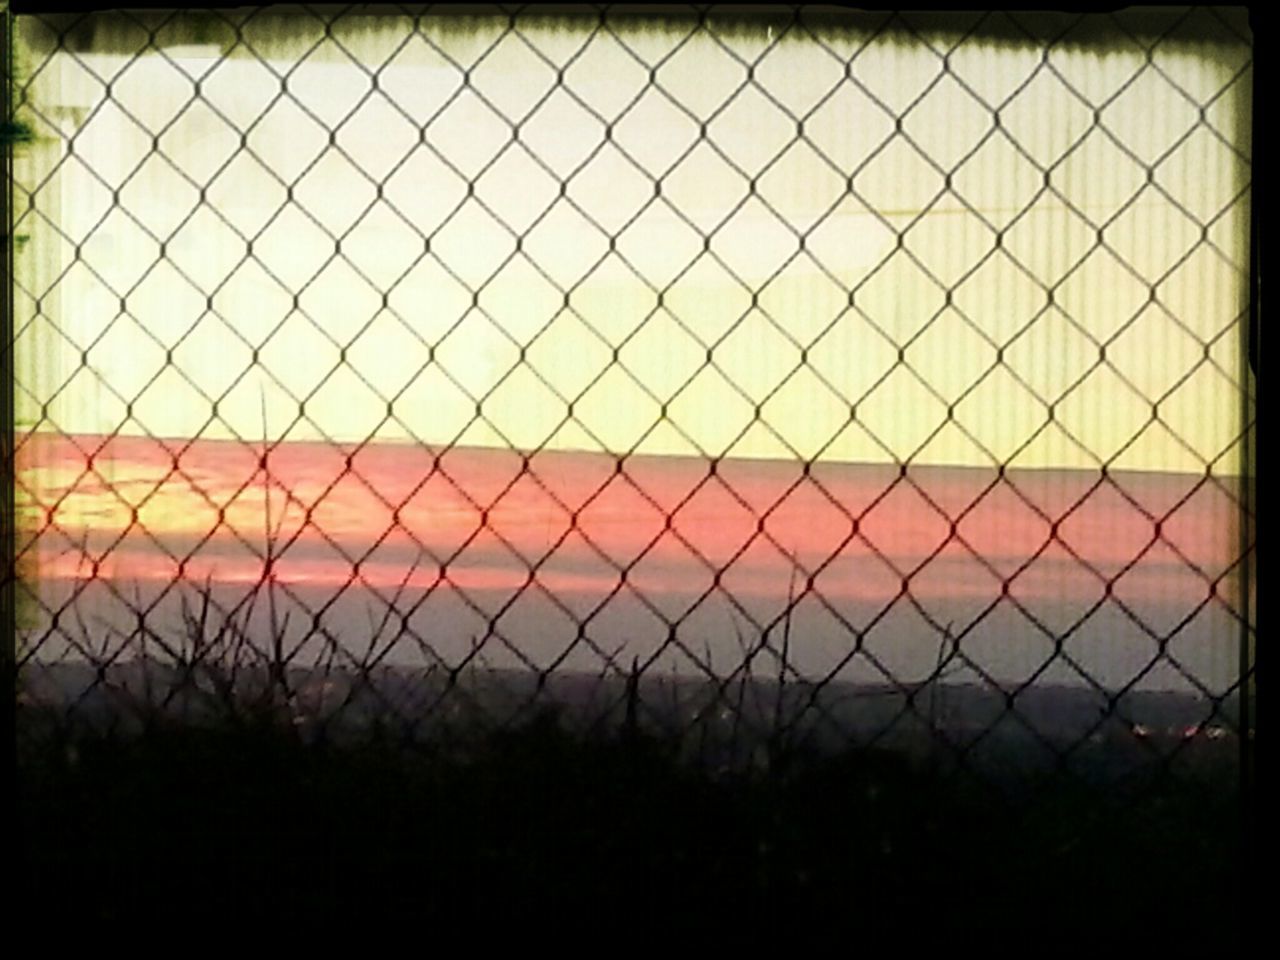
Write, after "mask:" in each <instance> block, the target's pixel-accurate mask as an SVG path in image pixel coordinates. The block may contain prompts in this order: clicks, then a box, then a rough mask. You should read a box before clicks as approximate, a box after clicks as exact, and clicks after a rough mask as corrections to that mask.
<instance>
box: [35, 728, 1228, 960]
mask: <svg viewBox="0 0 1280 960" xmlns="http://www.w3.org/2000/svg"><path fill="white" fill-rule="evenodd" d="M676 754H677V745H676V744H674V743H672V742H667V741H664V740H662V739H658V738H653V737H646V736H643V735H636V734H627V733H626V732H625V731H623V733H622V734H615V735H611V736H604V735H599V736H593V737H583V736H579V735H572V734H569V733H567V732H565V731H564V730H563V729H562V728H561V727H560V725H559V724H558V723H557V721H556V719H555V717H554V715H553V714H551V713H543V714H540V715H538V716H537V717H536V718H535V719H534V720H533V721H531V722H530V723H527V724H525V725H523V726H521V727H520V728H517V729H513V730H510V731H506V732H503V733H499V734H495V735H492V736H491V737H488V738H486V739H485V740H484V741H483V742H481V743H479V744H478V745H476V746H475V748H474V749H473V750H472V751H471V752H470V753H469V754H468V755H466V756H461V755H457V754H452V753H449V752H447V751H445V750H443V749H436V747H435V746H433V744H431V743H430V742H425V743H417V744H413V745H407V744H405V743H403V742H401V741H397V740H394V739H392V738H390V737H385V738H381V739H379V738H376V737H370V739H369V740H368V742H366V743H365V744H363V745H359V746H356V745H346V746H339V745H336V744H333V743H311V744H308V743H304V742H302V741H301V740H299V739H298V738H297V737H296V736H293V735H292V733H291V732H289V731H287V730H286V729H284V728H282V727H273V726H272V725H271V724H270V723H268V722H265V721H264V722H263V723H262V724H260V725H259V726H258V727H257V728H256V729H255V728H249V727H245V726H240V727H232V726H225V727H223V728H210V727H209V726H208V725H206V726H203V727H196V726H192V725H184V724H181V723H174V724H167V725H159V726H156V727H153V728H152V729H150V730H148V731H147V732H146V733H145V734H142V735H138V736H132V737H126V736H119V735H110V736H105V735H81V736H78V737H74V738H70V739H64V740H63V741H62V742H61V743H60V744H58V743H55V742H54V741H53V740H49V741H46V744H45V746H44V747H43V748H42V749H41V750H29V751H27V752H26V753H25V754H24V756H23V757H22V759H21V760H20V765H19V777H18V787H19V790H18V794H19V804H18V807H19V828H18V836H19V837H20V840H21V862H20V868H19V870H18V871H17V872H16V874H15V875H16V876H17V877H19V878H21V879H20V883H19V885H18V891H19V904H18V906H19V915H20V916H24V917H26V918H27V919H31V920H34V919H38V918H43V919H46V920H51V919H56V918H59V917H62V918H66V919H70V918H73V917H79V918H83V919H86V920H87V919H96V920H98V921H114V922H139V923H146V924H148V925H150V926H149V927H148V929H151V928H154V926H155V925H156V924H160V925H165V924H168V923H180V922H189V918H190V916H191V915H192V913H191V912H192V910H198V911H199V913H200V915H202V916H207V917H217V916H226V917H235V918H239V919H251V918H256V919H260V920H274V921H282V920H287V921H289V922H290V923H299V922H301V923H316V924H327V923H333V922H334V921H336V920H337V921H341V920H344V919H349V920H350V921H352V922H357V921H358V922H360V923H366V922H376V921H394V920H400V921H406V920H412V921H413V922H415V923H416V922H422V921H425V922H430V923H433V924H440V926H439V927H436V928H432V929H440V930H444V929H446V928H447V927H448V926H451V925H455V924H459V923H464V922H467V923H470V922H476V923H481V922H483V923H489V922H498V921H501V920H503V919H506V920H527V921H528V922H529V923H530V924H534V925H539V924H555V925H562V924H567V925H568V926H569V927H573V926H574V925H575V924H580V923H591V924H594V923H597V922H599V921H602V920H606V919H608V918H615V919H618V920H620V921H621V920H627V922H633V923H634V922H637V921H641V922H644V923H646V924H660V925H661V926H662V927H663V929H668V928H669V929H672V930H678V929H684V928H707V929H709V930H716V929H720V928H721V926H722V925H724V924H731V925H734V927H735V928H740V927H741V926H742V925H743V924H747V925H748V926H749V927H753V926H759V927H761V929H763V927H765V926H769V925H774V924H777V925H779V926H780V927H781V928H784V929H785V928H789V927H792V926H794V927H796V928H797V930H798V931H804V930H810V931H814V930H826V931H829V932H833V933H834V932H839V931H842V930H843V931H846V932H847V935H848V936H849V937H852V938H854V939H855V940H856V938H857V937H859V936H862V937H878V936H883V937H889V938H896V939H898V940H901V939H902V938H904V937H909V938H911V940H912V941H913V942H915V941H916V940H917V939H918V938H923V939H925V940H935V939H937V940H944V941H945V940H947V939H948V937H960V938H961V939H967V938H968V937H969V935H979V934H981V935H982V936H987V935H993V934H998V933H1002V934H1013V933H1019V934H1031V933H1038V934H1040V935H1043V936H1045V937H1049V938H1051V939H1052V940H1053V941H1054V942H1060V941H1061V940H1064V939H1066V940H1082V941H1090V940H1094V939H1095V938H1098V937H1114V936H1119V935H1124V936H1132V937H1136V938H1140V939H1141V940H1142V942H1144V943H1146V944H1148V945H1154V944H1158V943H1166V942H1167V943H1178V944H1182V945H1185V944H1186V943H1188V942H1191V941H1193V940H1203V941H1204V942H1206V943H1213V944H1216V945H1217V946H1219V947H1221V946H1225V945H1228V944H1230V943H1231V942H1234V941H1233V938H1234V936H1235V931H1236V929H1237V923H1236V917H1237V916H1238V908H1239V904H1238V902H1237V901H1238V898H1239V895H1240V893H1241V890H1240V887H1239V885H1238V884H1239V871H1238V868H1237V863H1238V856H1237V854H1238V851H1237V849H1236V838H1235V834H1234V827H1235V820H1234V812H1235V807H1234V806H1233V797H1232V796H1231V791H1230V790H1224V791H1222V792H1221V794H1220V795H1218V796H1216V797H1208V796H1204V795H1201V794H1197V793H1193V792H1189V791H1188V790H1186V789H1183V788H1182V787H1180V786H1179V785H1178V784H1175V783H1173V782H1169V783H1166V784H1164V786H1163V787H1162V788H1160V789H1158V790H1156V791H1154V792H1152V791H1147V792H1146V793H1143V794H1140V795H1137V796H1134V797H1125V796H1120V795H1115V796H1099V795H1097V794H1096V793H1088V792H1086V791H1084V790H1083V788H1075V789H1074V790H1072V789H1071V788H1069V787H1068V786H1067V785H1065V784H1064V785H1063V786H1062V788H1061V789H1060V790H1059V791H1057V792H1055V793H1050V794H1048V795H1047V797H1048V798H1047V799H1042V800H1041V802H1040V803H1039V804H1038V805H1037V806H1035V807H1034V808H1033V810H1031V811H1030V812H1028V813H1025V814H1023V815H1021V816H1015V815H1013V814H1012V813H1011V812H1010V810H1009V809H1008V808H1006V807H1003V806H1001V805H999V804H996V803H993V801H992V800H991V796H990V794H989V793H987V792H985V791H984V790H982V789H979V788H977V787H972V789H966V787H965V784H964V783H962V782H957V781H954V780H952V781H947V782H945V783H944V782H939V781H938V780H937V779H936V778H935V777H934V776H933V774H931V772H930V771H929V770H928V769H926V768H921V767H918V766H913V765H912V764H911V763H910V762H908V761H907V760H906V759H904V758H903V757H901V756H897V755H894V754H889V753H878V752H870V753H867V752H863V753H858V754H855V753H849V754H846V755H842V756H835V757H818V756H813V757H810V758H807V759H805V758H799V759H796V760H794V761H793V762H792V763H791V764H790V765H789V769H788V772H787V773H786V775H776V774H775V775H766V774H762V773H759V772H756V773H750V772H742V773H738V774H733V775H721V776H716V775H714V774H713V773H711V772H710V771H708V770H707V769H706V768H705V767H698V766H696V765H692V764H689V763H686V762H682V761H681V760H679V759H678V758H677V755H676ZM971 786H972V785H971ZM184 918H188V919H184ZM422 929H427V928H422ZM530 929H533V928H532V927H531V928H530Z"/></svg>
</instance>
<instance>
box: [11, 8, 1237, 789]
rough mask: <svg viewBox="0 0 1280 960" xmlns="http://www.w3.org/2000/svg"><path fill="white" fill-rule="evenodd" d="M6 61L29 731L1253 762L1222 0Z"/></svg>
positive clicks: (185, 23) (25, 54)
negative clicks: (558, 718) (150, 717)
mask: <svg viewBox="0 0 1280 960" xmlns="http://www.w3.org/2000/svg"><path fill="white" fill-rule="evenodd" d="M11 26H12V30H13V36H14V47H13V53H12V56H13V58H14V59H13V68H14V69H13V79H12V84H13V91H12V93H13V113H12V116H13V118H14V119H13V121H11V123H10V128H9V129H10V130H11V131H12V132H14V133H15V136H14V139H15V140H16V141H19V142H16V143H15V144H14V146H13V150H14V161H13V162H14V184H13V211H12V217H11V220H12V230H11V236H12V238H13V240H14V243H13V244H11V248H12V250H13V257H14V276H13V293H12V296H13V313H12V319H13V328H12V330H13V338H12V362H13V369H14V376H13V379H14V382H13V390H14V405H15V406H14V410H15V446H14V449H15V457H16V470H15V477H16V497H17V506H18V510H17V516H18V526H17V534H16V537H17V544H16V558H17V563H16V566H15V571H16V573H15V574H14V575H11V579H14V580H15V584H16V586H15V589H16V592H17V595H18V598H19V610H18V614H17V616H18V619H19V623H18V627H19V630H18V643H17V648H16V655H17V659H18V664H19V668H20V676H21V689H20V691H19V693H18V697H19V702H20V704H23V705H24V707H26V708H30V709H32V710H34V709H35V708H37V707H38V706H41V705H45V706H49V705H56V706H57V709H58V710H59V711H61V712H63V713H64V714H65V713H66V712H67V711H68V710H69V711H71V713H72V714H73V715H77V716H81V717H84V718H87V719H96V720H102V718H104V717H109V718H110V722H113V723H118V722H126V723H128V722H132V720H133V719H134V718H136V716H140V715H142V712H144V711H141V708H140V707H139V704H144V703H145V704H150V705H151V707H155V706H156V705H157V704H160V705H163V706H164V707H165V708H166V709H168V708H172V709H177V708H179V707H181V708H182V709H200V704H201V703H204V702H207V703H211V704H214V705H215V707H218V708H219V709H221V708H228V709H229V708H230V705H232V704H236V703H245V702H248V701H249V700H252V699H253V698H254V697H263V698H265V699H266V700H268V701H270V702H272V703H274V705H275V708H276V709H281V710H286V711H289V712H290V715H291V716H292V717H293V719H294V721H295V722H296V723H297V724H299V725H300V726H302V727H304V728H306V729H308V730H311V729H316V728H324V729H327V730H331V731H332V730H336V729H339V728H341V727H342V726H343V724H352V725H356V726H361V727H362V728H363V727H365V726H367V725H368V724H370V723H373V722H375V721H376V720H378V719H379V718H381V719H382V720H387V719H389V718H394V722H396V723H399V724H400V725H402V726H403V727H404V728H405V729H406V730H410V729H411V730H414V731H417V732H422V731H425V730H439V729H441V728H442V727H441V725H443V727H444V728H447V729H450V730H463V729H490V728H495V727H497V728H501V727H505V726H508V725H510V724H513V723H516V722H518V721H519V720H520V719H521V718H522V717H525V716H527V715H529V714H530V712H531V711H533V710H534V709H536V708H537V707H538V705H539V704H541V703H545V702H551V701H554V702H557V703H560V704H562V705H567V706H566V709H567V710H569V712H570V713H573V714H574V715H575V716H578V717H579V719H580V720H581V721H582V722H583V723H585V724H587V725H599V724H611V723H616V722H622V723H630V724H642V725H645V726H648V727H653V726H658V727H662V728H664V729H667V730H669V731H674V732H675V733H676V734H678V735H680V736H683V737H686V738H687V739H688V742H689V743H690V744H691V745H692V746H691V749H697V750H699V751H702V752H703V754H704V755H707V754H708V752H710V754H711V755H714V756H715V757H717V758H719V762H727V763H731V764H739V763H742V762H751V761H752V760H754V759H758V758H759V756H760V755H761V754H760V749H759V745H760V744H765V745H766V746H769V745H776V744H777V743H778V742H780V741H782V740H785V741H786V742H788V743H800V742H804V743H812V742H835V743H839V744H844V743H847V742H855V743H860V744H866V745H874V744H884V743H891V742H910V743H918V744H924V745H927V749H929V750H933V751H937V752H938V755H939V757H940V758H941V759H943V760H946V761H947V762H951V763H958V764H960V765H965V766H970V765H980V764H981V763H982V762H983V759H984V757H988V756H990V757H993V758H1001V757H1006V756H1007V753H1006V752H1001V751H1002V750H1003V749H1004V748H1005V747H1009V745H1010V744H1014V745H1015V746H1014V747H1010V749H1014V750H1015V751H1016V752H1018V753H1019V755H1020V756H1023V757H1026V758H1029V759H1030V760H1032V761H1034V762H1038V763H1042V764H1047V765H1048V766H1050V767H1056V768H1065V769H1070V770H1084V769H1086V768H1088V767H1089V765H1090V764H1093V763H1095V762H1096V756H1097V755H1098V754H1099V753H1100V752H1105V751H1106V750H1111V749H1112V748H1114V747H1116V746H1117V744H1119V745H1120V747H1121V748H1122V751H1121V752H1125V755H1126V756H1130V752H1129V751H1131V752H1132V757H1137V758H1138V759H1140V760H1143V761H1144V762H1145V761H1151V760H1154V761H1158V762H1159V763H1160V764H1162V765H1165V766H1168V765H1171V764H1175V763H1178V762H1181V761H1182V760H1185V759H1187V758H1191V759H1193V760H1194V758H1196V757H1199V756H1210V755H1212V756H1217V755H1219V754H1221V755H1222V756H1225V757H1228V758H1231V759H1234V758H1235V757H1236V756H1237V753H1236V751H1237V750H1238V747H1237V743H1238V741H1239V740H1241V739H1244V738H1247V737H1249V736H1251V733H1252V730H1251V727H1250V721H1249V719H1248V714H1247V713H1246V711H1245V710H1244V709H1243V708H1245V707H1247V706H1248V703H1249V698H1248V697H1247V696H1245V697H1242V696H1241V692H1242V690H1249V691H1251V690H1252V686H1251V684H1252V662H1253V643H1254V626H1253V624H1254V619H1253V610H1254V600H1253V597H1254V585H1253V580H1252V577H1251V573H1250V571H1251V564H1252V563H1253V557H1254V540H1253V537H1254V533H1253V529H1254V528H1253V513H1252V509H1253V508H1252V492H1251V486H1250V484H1251V483H1252V476H1253V463H1254V461H1253V454H1252V446H1251V443H1252V435H1253V433H1252V432H1253V429H1254V419H1255V412H1254V402H1255V397H1256V387H1255V381H1254V375H1253V372H1252V371H1251V370H1250V369H1249V367H1248V364H1247V353H1248V348H1247V344H1248V341H1247V336H1248V329H1249V327H1248V322H1249V314H1248V304H1249V293H1248V285H1247V284H1248V277H1249V246H1248V236H1249V233H1248V217H1249V210H1250V207H1249V177H1250V171H1251V159H1250V158H1251V139H1250V138H1251V120H1250V117H1251V113H1250V111H1251V109H1252V107H1251V90H1252V72H1251V66H1252V47H1251V40H1250V35H1249V32H1248V27H1247V24H1245V23H1244V21H1243V18H1242V16H1241V15H1240V14H1238V12H1235V11H1230V10H1223V9H1202V10H1186V11H1177V12H1168V11H1164V9H1163V8H1162V12H1142V11H1139V12H1124V13H1117V14H1111V15H1093V14H1090V15H1080V16H1076V15H1065V14H1064V15H1054V16H1050V15H1025V16H1023V15H1017V16H1015V15H1012V14H988V15H977V14H975V15H966V16H962V17H956V18H948V17H944V16H941V15H936V14H930V15H927V16H925V15H907V14H895V15H884V14H874V15H873V14H862V13H854V12H841V11H836V12H832V11H827V10H821V11H815V10H811V9H809V8H800V9H797V10H787V11H782V12H761V13H753V12H749V11H736V10H719V9H716V8H713V9H710V10H700V9H699V10H694V9H690V10H687V11H679V10H676V11H667V12H663V13H655V12H652V11H631V10H626V9H622V8H610V7H606V8H603V9H601V10H596V9H594V8H593V9H582V10H578V9H567V10H564V11H553V12H551V11H540V10H523V9H522V10H520V11H518V12H506V11H498V10H495V11H488V12H486V11H477V10H475V9H471V8H467V9H466V10H461V9H460V10H451V9H449V8H432V9H430V10H427V11H418V10H409V9H400V8H396V9H394V10H393V9H390V8H388V9H387V10H377V11H370V10H367V9H364V8H350V9H348V8H342V9H338V8H334V9H330V8H315V9H313V8H302V9H297V10H293V9H286V8H265V9H261V10H253V11H210V12H198V11H183V12H171V13H168V12H154V13H140V12H137V13H130V12H113V13H110V14H101V15H92V16H76V17H70V16H49V15H39V14H34V13H31V14H26V13H24V14H20V15H17V16H16V17H14V18H13V19H12V20H11ZM19 133H20V134H21V136H18V134H19ZM122 704H127V705H130V706H129V709H124V710H122V709H121V705H122ZM131 710H133V711H135V712H133V713H131V712H130V711H131ZM102 722H106V721H105V720H103V721H102ZM1002 745H1003V746H1002ZM766 753H767V751H766ZM998 762H1003V761H998Z"/></svg>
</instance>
